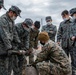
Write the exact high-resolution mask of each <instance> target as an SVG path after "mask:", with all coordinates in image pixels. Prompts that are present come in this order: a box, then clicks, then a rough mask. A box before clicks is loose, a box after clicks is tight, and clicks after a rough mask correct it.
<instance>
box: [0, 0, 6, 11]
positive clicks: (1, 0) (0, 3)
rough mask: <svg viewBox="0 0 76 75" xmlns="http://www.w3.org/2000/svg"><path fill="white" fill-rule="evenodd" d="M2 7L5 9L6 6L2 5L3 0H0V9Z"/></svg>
mask: <svg viewBox="0 0 76 75" xmlns="http://www.w3.org/2000/svg"><path fill="white" fill-rule="evenodd" d="M2 8H3V9H5V10H6V8H5V7H4V0H0V9H2Z"/></svg>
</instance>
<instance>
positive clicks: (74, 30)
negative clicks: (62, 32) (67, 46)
mask: <svg viewBox="0 0 76 75" xmlns="http://www.w3.org/2000/svg"><path fill="white" fill-rule="evenodd" d="M72 22H73V25H72V26H71V32H72V34H71V36H70V37H71V38H72V37H73V36H75V37H76V21H74V20H73V21H72ZM73 46H76V39H75V41H73Z"/></svg>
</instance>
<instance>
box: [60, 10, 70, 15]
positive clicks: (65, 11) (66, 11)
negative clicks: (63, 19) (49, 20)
mask: <svg viewBox="0 0 76 75" xmlns="http://www.w3.org/2000/svg"><path fill="white" fill-rule="evenodd" d="M68 14H69V11H68V10H64V11H63V12H62V13H61V15H63V16H65V15H68Z"/></svg>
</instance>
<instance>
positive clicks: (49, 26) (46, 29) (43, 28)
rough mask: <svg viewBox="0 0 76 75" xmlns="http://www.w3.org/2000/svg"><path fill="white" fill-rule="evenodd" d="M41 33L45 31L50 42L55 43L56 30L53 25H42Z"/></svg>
mask: <svg viewBox="0 0 76 75" xmlns="http://www.w3.org/2000/svg"><path fill="white" fill-rule="evenodd" d="M41 31H46V32H47V33H48V34H49V37H50V39H51V40H52V41H55V35H56V32H57V28H56V26H54V25H52V24H51V25H44V26H42V30H41ZM50 31H53V33H51V32H50Z"/></svg>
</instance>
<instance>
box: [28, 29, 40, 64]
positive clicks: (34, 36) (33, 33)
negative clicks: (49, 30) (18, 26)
mask: <svg viewBox="0 0 76 75" xmlns="http://www.w3.org/2000/svg"><path fill="white" fill-rule="evenodd" d="M38 34H39V30H35V29H33V28H31V30H30V42H29V44H30V45H29V48H30V49H32V48H35V49H37V46H38ZM33 57H34V55H33V54H32V53H31V55H30V56H29V63H30V64H31V63H32V62H33V60H34V59H33Z"/></svg>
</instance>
